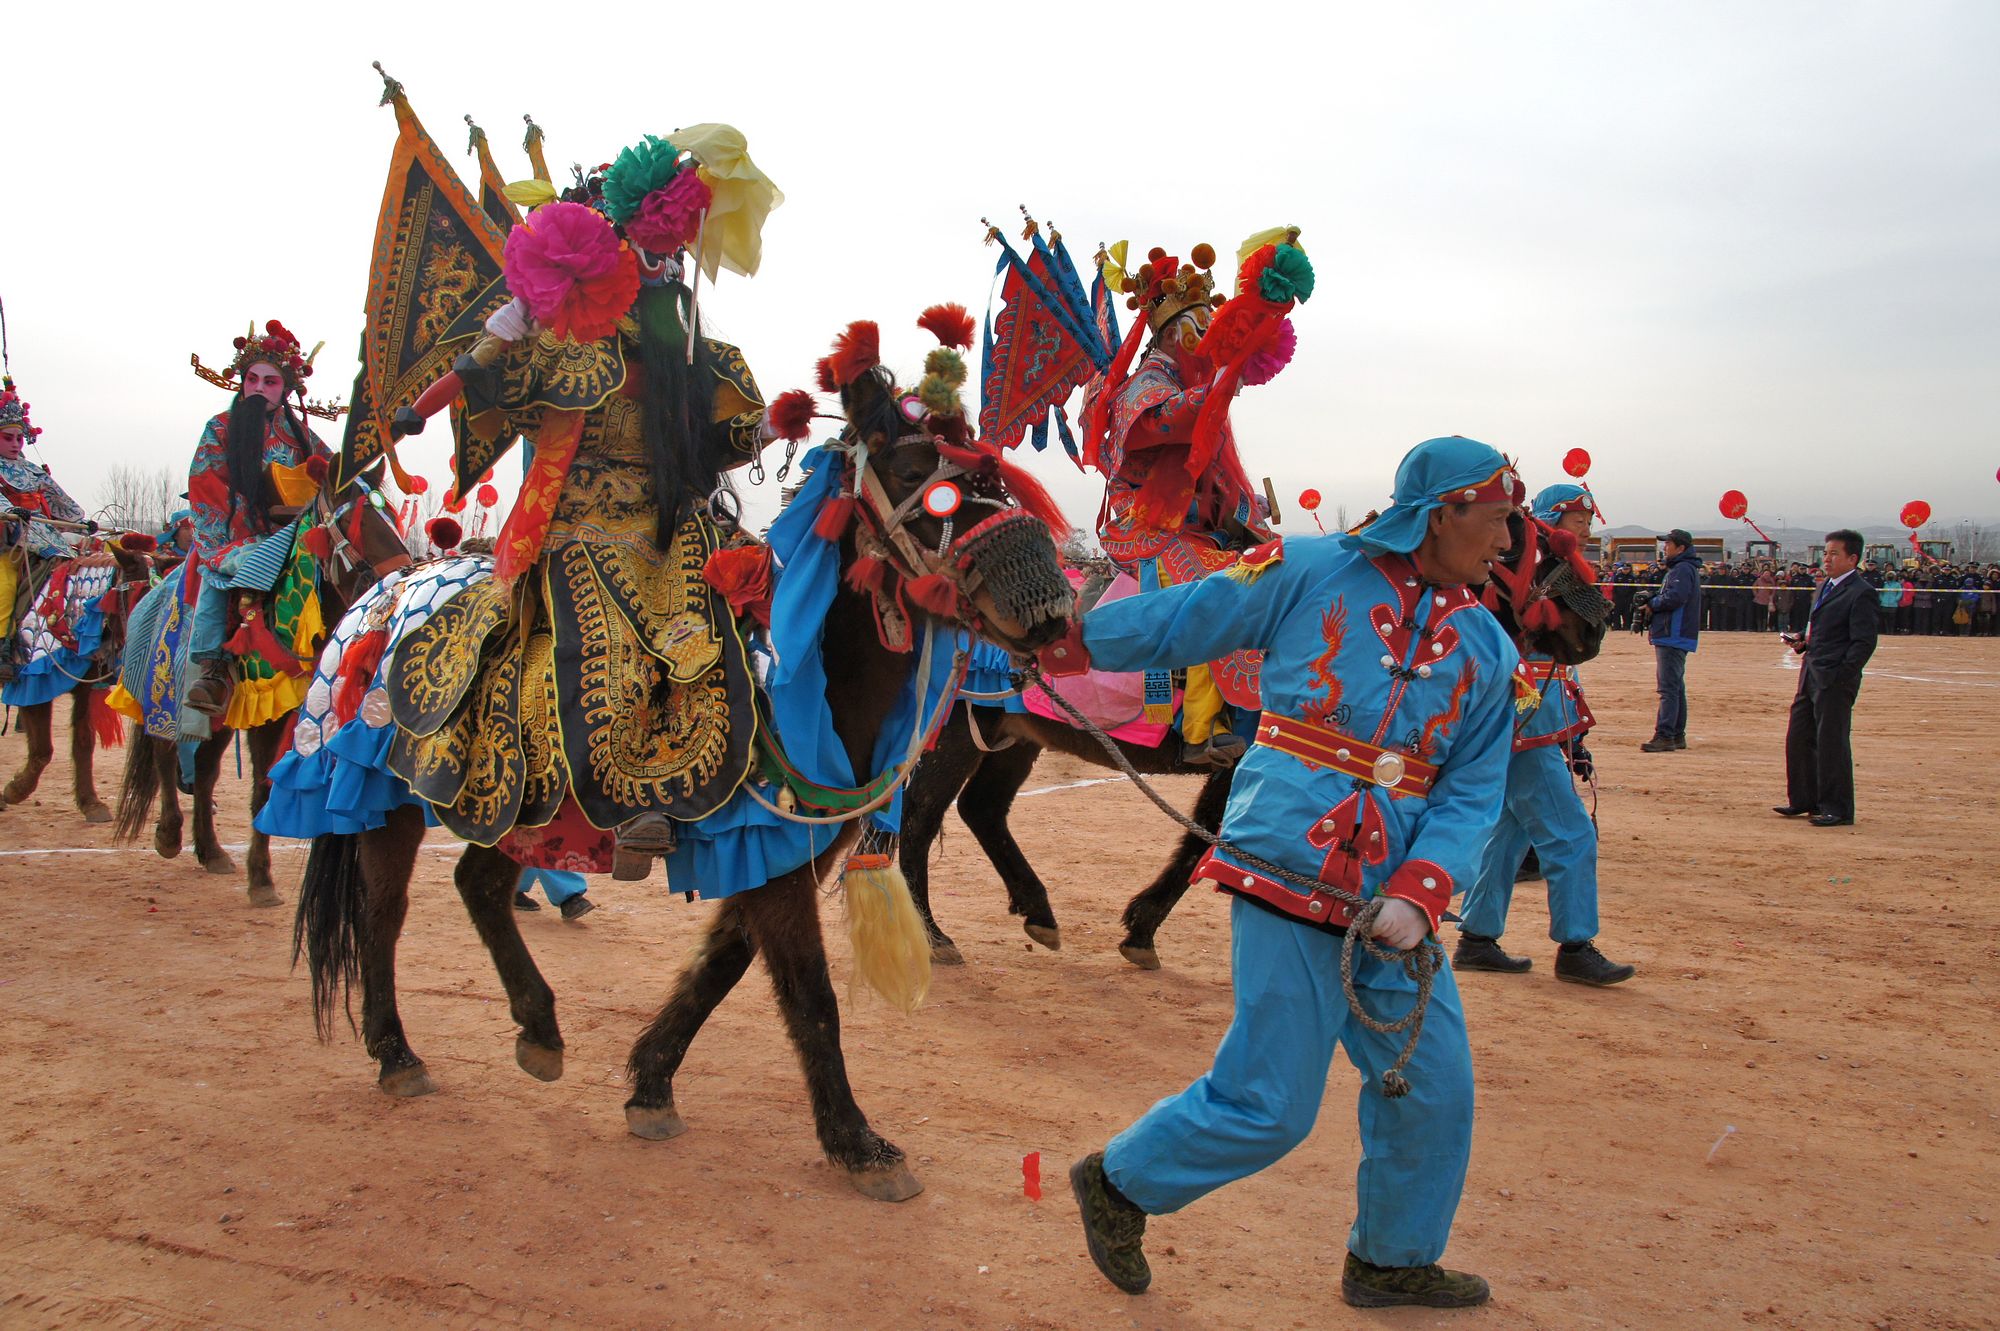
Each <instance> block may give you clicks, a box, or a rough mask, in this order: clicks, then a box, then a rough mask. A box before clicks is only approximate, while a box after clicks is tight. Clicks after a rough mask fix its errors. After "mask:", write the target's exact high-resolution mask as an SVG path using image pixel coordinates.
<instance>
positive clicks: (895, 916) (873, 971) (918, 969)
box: [840, 854, 931, 1016]
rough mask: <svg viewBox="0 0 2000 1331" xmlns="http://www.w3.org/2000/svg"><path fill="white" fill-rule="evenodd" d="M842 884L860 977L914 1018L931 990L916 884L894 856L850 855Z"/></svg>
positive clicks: (927, 940)
mask: <svg viewBox="0 0 2000 1331" xmlns="http://www.w3.org/2000/svg"><path fill="white" fill-rule="evenodd" d="M840 885H841V889H842V891H843V892H844V893H845V896H846V909H847V940H848V942H849V943H850V944H851V945H852V947H853V949H854V977H853V980H852V981H851V982H850V983H849V985H848V993H849V996H850V997H852V995H853V992H854V989H855V987H856V985H857V984H858V983H859V982H860V981H862V980H866V981H867V982H868V986H869V987H870V988H871V989H873V990H874V991H875V992H876V993H878V994H880V995H882V997H883V998H885V999H887V1000H888V1002H889V1005H890V1006H891V1007H893V1008H895V1009H896V1010H897V1011H898V1012H901V1013H903V1014H904V1015H905V1016H908V1015H909V1014H910V1013H912V1012H914V1011H916V1010H917V1005H918V1004H919V1003H921V1002H923V1001H924V995H925V994H926V993H928V992H930V987H931V940H930V933H929V931H927V930H926V929H925V928H924V920H923V916H921V915H919V914H917V903H916V902H915V901H913V900H911V899H910V884H909V881H908V880H907V879H905V878H904V877H903V870H902V868H901V866H899V865H898V864H897V863H896V860H895V856H894V855H884V854H855V855H850V856H848V857H847V867H846V869H845V870H844V871H843V872H842V874H841V880H840Z"/></svg>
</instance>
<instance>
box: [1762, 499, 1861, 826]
mask: <svg viewBox="0 0 2000 1331" xmlns="http://www.w3.org/2000/svg"><path fill="white" fill-rule="evenodd" d="M1861 549H1862V545H1861V533H1859V532H1856V531H1834V532H1828V533H1827V534H1826V555H1825V562H1824V564H1823V567H1824V568H1825V570H1826V581H1825V582H1824V583H1822V584H1821V585H1820V589H1819V592H1818V593H1817V594H1816V595H1815V596H1814V598H1813V602H1812V613H1811V615H1810V617H1809V618H1808V619H1807V620H1806V631H1805V634H1804V636H1800V635H1797V634H1791V633H1788V634H1786V635H1785V641H1786V642H1787V643H1789V644H1790V645H1791V648H1792V650H1793V651H1795V652H1799V653H1801V654H1802V655H1804V657H1805V660H1804V661H1803V662H1802V663H1801V664H1800V669H1799V692H1798V696H1797V697H1795V698H1793V699H1792V719H1791V724H1790V725H1789V726H1788V727H1787V728H1786V730H1785V787H1786V795H1787V800H1786V802H1785V803H1783V804H1780V805H1779V806H1778V807H1777V812H1779V813H1781V814H1783V815H1784V816H1785V817H1787V818H1796V817H1798V816H1799V815H1800V814H1804V813H1809V814H1811V815H1812V825H1813V826H1814V827H1846V826H1848V825H1850V824H1851V823H1853V821H1854V751H1853V749H1852V748H1851V747H1850V746H1849V744H1848V734H1847V732H1848V727H1849V725H1850V724H1851V723H1852V722H1853V720H1854V699H1855V697H1856V696H1857V695H1858V694H1859V693H1860V692H1861V668H1862V667H1863V666H1865V665H1867V664H1868V658H1869V657H1870V656H1872V655H1874V654H1875V609H1876V605H1877V602H1878V597H1877V593H1876V590H1875V588H1874V587H1872V586H1871V585H1869V582H1868V580H1867V579H1866V578H1864V577H1862V576H1861V575H1860V574H1859V573H1858V572H1856V571H1855V569H1856V567H1857V566H1858V565H1859V564H1860V563H1861Z"/></svg>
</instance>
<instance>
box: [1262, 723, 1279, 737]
mask: <svg viewBox="0 0 2000 1331" xmlns="http://www.w3.org/2000/svg"><path fill="white" fill-rule="evenodd" d="M1264 733H1265V734H1267V735H1269V736H1270V737H1271V738H1272V739H1276V738H1277V737H1278V728H1277V727H1276V726H1266V727H1265V728H1264Z"/></svg>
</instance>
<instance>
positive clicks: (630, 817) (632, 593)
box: [260, 125, 783, 878]
mask: <svg viewBox="0 0 2000 1331" xmlns="http://www.w3.org/2000/svg"><path fill="white" fill-rule="evenodd" d="M535 188H536V187H535V184H534V182H529V184H528V186H527V189H528V190H529V191H530V193H529V195H528V198H527V200H526V201H528V202H529V203H530V204H531V205H532V211H530V212H529V213H528V214H527V216H526V217H525V219H524V220H523V221H522V222H520V223H519V224H518V225H516V226H515V227H514V229H513V230H512V232H511V233H510V234H509V236H508V238H507V242H506V249H505V265H504V275H505V281H506V289H507V291H508V292H509V293H511V294H512V296H513V297H514V299H513V301H512V303H511V304H508V305H506V306H504V307H502V308H501V309H499V310H498V312H497V313H495V314H494V315H492V316H491V317H490V318H489V319H488V320H487V322H486V328H485V335H484V336H483V337H481V338H480V339H479V341H478V342H477V343H476V344H474V345H473V346H472V348H471V350H469V351H467V352H466V353H464V354H463V355H461V356H460V357H458V359H457V360H456V361H455V362H454V365H453V369H452V371H451V373H450V374H448V375H446V376H445V377H444V378H443V379H441V380H440V381H439V382H438V383H437V384H434V385H433V386H432V387H431V388H430V389H428V390H426V391H425V392H424V393H423V394H422V395H421V396H420V397H419V398H418V400H417V401H416V402H415V403H414V404H412V405H410V406H406V407H402V408H399V409H398V411H397V413H396V421H395V426H394V430H395V433H396V434H397V435H398V436H402V435H407V434H410V433H414V432H416V431H419V430H421V429H422V428H423V422H424V420H425V419H426V418H428V417H430V416H433V415H435V413H436V412H438V411H440V410H443V409H444V408H445V407H446V406H447V405H449V404H451V403H453V402H454V401H457V402H458V403H459V407H458V409H457V410H456V411H455V412H454V413H453V420H454V428H455V430H456V438H455V449H454V458H453V467H454V471H455V473H456V482H455V490H456V492H457V493H458V494H460V495H462V494H464V493H466V492H467V491H469V490H470V489H471V488H472V487H473V486H474V485H475V484H477V483H479V482H480V481H481V479H482V478H483V477H484V476H486V475H487V473H488V472H489V471H490V470H491V468H492V467H493V465H494V464H495V462H497V461H498V460H499V459H500V458H501V457H503V456H504V455H505V454H506V452H507V451H508V450H509V449H510V448H511V447H512V445H513V443H514V441H515V439H516V438H522V439H525V440H526V442H527V446H528V447H529V448H530V449H531V450H532V457H531V460H530V461H529V462H528V464H527V469H526V476H525V479H524V481H523V484H522V487H521V491H520V494H519V496H518V498H517V499H516V501H515V504H514V506H513V509H512V512H511V513H510V514H509V516H508V518H507V520H506V522H505V524H504V525H503V527H502V529H501V531H500V533H499V535H498V537H497V539H496V541H495V545H494V552H493V558H492V560H491V562H490V564H488V563H487V561H485V560H484V559H483V558H481V559H474V558H461V559H456V560H450V561H442V562H434V563H432V564H427V565H424V566H421V567H420V568H419V569H418V570H416V571H415V572H414V573H413V574H412V577H411V580H410V584H409V586H407V587H405V588H402V589H401V590H400V592H399V594H398V595H388V594H386V589H385V595H384V596H382V597H381V598H379V600H378V602H377V605H378V609H379V614H377V615H375V616H374V617H373V618H372V619H371V620H370V621H369V622H368V623H366V624H365V625H364V628H365V630H366V631H365V632H364V633H362V634H361V635H360V637H359V638H358V639H357V640H356V641H353V642H336V644H335V646H336V647H338V648H339V649H340V652H341V653H342V655H341V656H340V657H339V658H338V659H335V661H334V665H335V673H334V679H333V681H332V682H333V684H334V686H335V687H334V688H333V689H332V690H330V692H329V694H328V697H327V698H322V699H319V701H318V702H315V701H314V699H313V698H309V699H308V702H307V704H306V713H305V716H304V719H303V720H302V722H301V727H300V732H301V737H300V739H299V740H298V741H296V742H295V743H296V747H297V751H298V753H299V755H300V759H301V760H302V761H304V760H310V759H311V758H312V752H313V751H314V750H315V749H316V747H317V742H318V741H317V739H316V738H315V737H316V736H318V735H319V734H321V733H322V732H324V733H327V734H331V733H333V732H334V731H335V730H336V729H337V728H339V727H342V726H343V725H344V723H345V722H346V721H347V720H349V719H351V716H350V715H343V714H342V712H341V709H342V706H343V704H342V702H341V700H342V699H343V698H349V697H351V698H352V699H353V700H354V701H355V703H357V704H358V702H359V700H360V698H361V697H362V696H363V695H364V694H369V693H371V692H372V693H375V694H377V695H379V697H380V699H381V701H382V703H383V706H384V711H383V712H382V713H381V714H380V715H379V716H378V715H375V714H373V713H372V712H367V711H364V713H363V719H364V721H366V722H367V730H368V733H374V734H380V735H382V736H383V742H384V743H385V744H386V746H387V747H386V749H385V750H384V752H383V754H382V757H383V760H384V761H385V762H386V765H387V767H388V768H389V769H390V770H392V771H394V772H395V773H396V774H397V775H398V776H399V777H401V778H402V779H403V781H405V782H407V784H408V789H409V791H410V792H413V794H412V795H403V796H399V797H398V798H399V799H400V801H401V802H402V803H409V802H413V800H415V799H421V800H422V801H423V802H424V804H425V805H426V807H427V808H428V810H429V811H430V813H431V815H432V816H434V817H435V818H436V819H438V820H439V821H442V822H443V823H444V824H445V825H446V826H447V827H449V828H450V829H451V830H452V831H453V832H455V833H457V834H458V835H460V836H463V837H465V838H466V839H467V840H468V841H471V842H474V843H476V844H478V845H482V846H492V845H495V844H499V845H502V846H503V847H504V848H505V849H506V851H507V852H508V853H509V854H510V855H511V856H513V857H514V858H515V859H516V860H517V861H518V862H520V863H523V864H535V865H541V866H544V867H551V868H563V869H583V870H588V871H590V872H598V873H602V872H605V871H606V870H607V869H610V870H612V871H614V872H616V873H617V874H618V876H620V877H636V878H643V877H645V876H646V872H647V871H648V869H649V868H650V861H651V859H652V858H654V857H659V856H666V855H669V854H670V853H671V852H673V851H674V850H675V849H676V847H677V844H678V841H677V835H676V828H677V827H679V826H680V825H681V824H683V823H689V822H693V821H694V820H698V819H701V818H704V817H706V816H707V815H709V814H711V813H713V812H714V811H715V810H717V809H718V808H720V807H721V806H722V805H723V804H725V803H726V802H727V801H728V800H729V798H730V796H731V795H732V794H733V793H734V792H735V791H736V789H737V787H738V786H739V785H740V784H741V783H742V781H743V780H744V778H745V775H746V773H747V771H748V768H749V764H750V741H751V737H752V735H753V734H754V733H755V730H756V722H755V718H754V717H753V716H752V714H751V701H750V700H751V697H752V692H751V688H750V679H751V676H750V661H749V654H748V651H747V648H746V645H745V642H744V640H743V637H742V636H741V634H739V633H738V632H737V630H736V629H735V627H734V625H733V615H732V613H731V612H730V610H729V608H728V606H727V605H726V604H725V603H724V602H723V600H722V599H721V597H720V595H719V593H717V592H716V591H715V590H714V588H712V587H711V586H710V585H709V584H708V583H707V582H706V581H704V578H703V569H704V567H705V565H706V563H707V561H708V559H709V558H710V556H712V555H714V554H716V553H717V552H718V551H719V550H722V549H723V548H725V547H726V546H729V545H731V544H732V543H733V542H734V541H735V540H736V539H740V538H737V537H735V518H736V510H735V506H734V502H733V501H734V496H733V494H731V493H729V492H728V491H727V489H726V487H725V486H723V485H722V484H721V478H722V477H723V476H724V474H726V473H727V472H728V471H729V470H731V469H734V468H736V467H740V466H744V465H746V464H755V463H756V462H757V460H758V458H759V455H760V454H761V452H762V450H763V449H764V447H765V446H766V445H767V444H769V443H770V442H771V441H772V440H773V439H774V438H775V437H776V436H775V434H774V433H773V431H772V430H771V429H769V428H767V426H766V422H765V404H764V401H763V398H762V395H761V394H760V393H759V391H758V388H757V384H756V381H755V380H754V379H753V378H752V376H751V373H750V369H749V366H748V365H747V364H746V362H745V360H744V357H743V353H742V352H741V351H740V350H738V349H737V348H736V347H735V346H732V345H730V344H729V343H726V342H722V341H719V340H716V339H714V338H710V337H706V336H703V335H702V334H701V333H700V330H699V324H698V321H697V315H696V310H695V293H696V289H697V288H698V286H699V283H700V281H701V276H702V275H703V274H705V275H706V276H707V277H708V278H709V279H710V280H713V279H714V277H715V275H716V270H717V268H718V267H719V266H725V265H726V266H728V267H729V268H730V269H731V270H732V271H735V272H738V273H743V274H746V275H747V274H750V273H754V272H755V271H756V268H757V267H758V263H759V259H760V244H761V242H760V235H761V228H762V224H763V220H764V217H765V215H766V214H767V213H768V212H769V211H770V209H771V208H772V207H774V206H776V205H777V204H778V203H779V202H782V198H783V196H782V195H781V194H779V193H778V191H777V189H776V187H775V186H774V185H772V183H771V182H770V180H769V179H768V178H767V177H765V176H764V175H763V174H762V173H761V172H760V171H758V170H757V168H756V167H755V165H754V164H753V163H752V162H751V160H750V158H749V156H748V154H747V152H746V151H745V150H744V145H743V139H742V135H741V134H740V133H739V132H737V131H736V130H734V129H732V128H730V127H728V126H725V125H697V126H689V127H687V128H685V129H683V130H679V131H677V132H676V133H675V136H674V139H673V141H668V140H666V139H662V138H659V137H656V136H652V135H648V136H646V137H645V139H643V140H642V141H641V142H640V143H639V144H637V145H635V146H634V147H631V148H628V149H626V150H624V151H623V152H621V153H620V154H619V155H618V157H617V159H616V160H615V161H614V162H612V163H611V164H610V166H609V167H608V168H607V169H605V170H604V171H603V172H602V173H601V174H599V173H590V174H587V175H585V174H581V173H580V175H579V179H578V181H577V183H576V184H575V185H574V186H572V187H570V188H568V189H565V190H563V191H562V192H561V193H560V195H558V194H557V192H556V191H555V189H554V188H553V187H552V186H549V185H547V184H546V183H543V184H542V185H541V186H540V190H541V192H540V194H539V195H536V194H534V193H532V191H534V189H535ZM450 543H451V542H445V544H447V545H448V544H450ZM419 580H428V581H430V582H436V583H437V585H436V586H435V587H427V588H426V589H422V590H421V593H419V590H415V589H417V588H418V582H419ZM413 598H414V599H413ZM377 621H379V622H377ZM343 631H344V629H343ZM378 672H379V680H378V678H377V676H378ZM350 677H351V678H350ZM321 704H326V706H322V705H321ZM329 707H330V708H331V711H328V708H329ZM347 710H348V712H349V713H351V712H352V710H353V708H352V707H349V708H348V709H347ZM392 718H393V722H394V724H393V725H390V726H388V727H387V729H386V730H376V729H375V727H379V726H382V725H383V724H384V723H386V722H388V721H390V720H391V719H392ZM352 729H353V730H354V731H355V732H357V733H360V732H362V731H363V730H364V727H353V728H352ZM344 742H352V741H351V740H349V741H344ZM293 766H294V767H297V764H296V763H295V764H294V765H293ZM302 773H303V769H300V770H299V771H296V772H295V771H294V770H292V768H287V769H285V770H283V771H281V772H279V773H278V774H277V775H276V776H275V777H274V780H275V781H276V782H277V784H278V785H279V787H280V788H281V790H280V795H279V797H278V798H276V799H275V800H274V803H273V805H272V806H271V810H270V813H269V815H268V816H267V817H266V818H265V819H264V820H263V821H262V822H260V826H268V827H269V828H270V829H271V830H273V831H275V832H282V833H284V834H286V835H295V836H296V835H307V836H310V835H317V834H320V833H323V832H326V831H355V830H359V829H360V828H363V827H369V826H374V825H377V824H379V822H380V820H381V818H382V817H383V815H384V814H385V813H386V810H384V809H380V808H361V807H355V808H352V809H348V810H346V811H345V813H344V814H343V817H344V818H346V820H347V821H346V823H343V824H342V825H340V826H337V827H336V826H332V825H327V824H325V822H324V817H325V811H324V808H323V807H322V806H323V801H316V795H315V791H313V790H311V789H300V790H290V791H289V793H286V788H287V787H288V783H290V782H294V781H296V780H300V779H302ZM348 824H352V825H348Z"/></svg>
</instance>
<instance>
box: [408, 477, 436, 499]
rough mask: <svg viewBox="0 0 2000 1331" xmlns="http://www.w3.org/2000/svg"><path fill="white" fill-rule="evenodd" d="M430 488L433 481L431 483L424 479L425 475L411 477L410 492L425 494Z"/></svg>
mask: <svg viewBox="0 0 2000 1331" xmlns="http://www.w3.org/2000/svg"><path fill="white" fill-rule="evenodd" d="M430 488H431V483H430V482H429V481H427V480H425V479H424V478H423V477H421V476H412V477H410V493H411V494H413V495H420V494H424V493H426V492H427V491H428V490H429V489H430Z"/></svg>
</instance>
